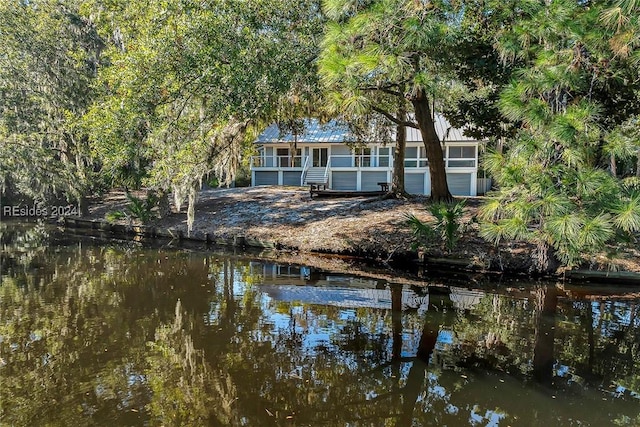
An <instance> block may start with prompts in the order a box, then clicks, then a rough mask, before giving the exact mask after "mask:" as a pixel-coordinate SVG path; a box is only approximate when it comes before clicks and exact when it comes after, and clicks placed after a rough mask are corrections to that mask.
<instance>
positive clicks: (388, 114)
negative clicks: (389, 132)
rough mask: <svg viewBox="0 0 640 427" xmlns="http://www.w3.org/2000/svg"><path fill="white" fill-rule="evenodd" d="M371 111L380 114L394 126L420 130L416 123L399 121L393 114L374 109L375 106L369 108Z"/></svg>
mask: <svg viewBox="0 0 640 427" xmlns="http://www.w3.org/2000/svg"><path fill="white" fill-rule="evenodd" d="M371 109H372V110H373V111H375V112H376V113H379V114H382V115H383V116H385V117H386V118H387V119H389V120H390V121H391V122H393V123H395V124H397V125H399V126H406V127H410V128H414V129H420V128H419V127H418V125H417V124H416V123H414V122H408V121H406V120H400V119H398V118H397V117H395V116H394V115H393V114H390V113H389V112H387V111H385V110H383V109H382V108H379V107H376V106H375V105H373V106H371Z"/></svg>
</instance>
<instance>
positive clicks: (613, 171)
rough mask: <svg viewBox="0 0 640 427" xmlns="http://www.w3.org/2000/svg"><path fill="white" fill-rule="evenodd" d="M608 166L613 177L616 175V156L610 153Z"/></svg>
mask: <svg viewBox="0 0 640 427" xmlns="http://www.w3.org/2000/svg"><path fill="white" fill-rule="evenodd" d="M609 168H610V169H611V175H612V176H613V177H616V176H618V168H617V166H616V156H614V155H613V154H611V157H610V158H609Z"/></svg>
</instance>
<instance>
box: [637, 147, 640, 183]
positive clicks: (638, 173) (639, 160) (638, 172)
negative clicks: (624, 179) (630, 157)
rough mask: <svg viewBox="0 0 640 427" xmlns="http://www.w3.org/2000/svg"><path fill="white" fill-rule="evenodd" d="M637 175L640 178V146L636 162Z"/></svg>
mask: <svg viewBox="0 0 640 427" xmlns="http://www.w3.org/2000/svg"><path fill="white" fill-rule="evenodd" d="M636 176H637V177H638V178H640V148H639V149H638V163H637V164H636Z"/></svg>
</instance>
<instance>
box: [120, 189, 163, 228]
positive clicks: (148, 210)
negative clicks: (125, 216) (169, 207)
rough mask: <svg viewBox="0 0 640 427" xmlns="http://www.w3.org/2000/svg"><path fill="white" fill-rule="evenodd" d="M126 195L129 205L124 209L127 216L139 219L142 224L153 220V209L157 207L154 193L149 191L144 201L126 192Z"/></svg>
mask: <svg viewBox="0 0 640 427" xmlns="http://www.w3.org/2000/svg"><path fill="white" fill-rule="evenodd" d="M126 195H127V200H129V204H128V205H127V207H126V209H127V212H128V213H129V215H131V216H132V217H133V218H137V219H139V220H140V221H142V223H143V224H146V223H148V222H149V221H151V220H152V219H154V218H155V214H154V212H153V208H155V207H156V206H157V205H158V197H157V196H156V194H155V193H154V192H152V191H150V192H149V193H147V195H146V197H145V198H144V199H143V198H139V197H136V196H134V195H133V194H131V193H129V192H127V193H126Z"/></svg>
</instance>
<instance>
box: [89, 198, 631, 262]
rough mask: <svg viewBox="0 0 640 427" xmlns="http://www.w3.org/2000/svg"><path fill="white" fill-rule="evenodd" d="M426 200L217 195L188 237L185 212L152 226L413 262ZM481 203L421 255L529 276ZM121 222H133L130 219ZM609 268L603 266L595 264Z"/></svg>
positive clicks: (103, 204) (121, 202) (117, 201)
mask: <svg viewBox="0 0 640 427" xmlns="http://www.w3.org/2000/svg"><path fill="white" fill-rule="evenodd" d="M425 201H426V199H425V198H415V199H412V200H406V201H405V200H394V199H389V200H381V199H380V198H315V197H314V198H313V199H312V198H310V197H309V193H308V192H307V191H306V190H304V189H301V188H298V187H249V188H234V189H214V190H205V191H202V192H201V193H200V195H199V198H198V202H197V204H196V220H195V224H194V228H193V230H192V231H191V233H187V224H186V213H185V210H186V207H183V209H182V212H175V213H172V214H170V215H168V216H167V217H165V218H163V219H162V220H156V221H154V222H153V223H152V224H150V225H151V226H152V227H155V228H157V229H158V230H168V231H169V232H170V233H172V234H175V235H179V234H180V235H183V236H187V235H189V236H190V237H191V238H194V239H198V240H209V241H214V242H215V241H219V240H226V241H229V240H233V239H234V238H237V237H242V238H243V239H246V240H248V241H257V242H263V243H268V244H270V245H273V246H275V247H277V248H280V249H285V250H290V251H300V252H321V253H333V254H342V255H354V256H362V257H366V258H370V259H377V260H379V261H382V262H386V261H389V260H394V259H403V258H404V259H407V258H415V257H416V253H414V252H412V251H411V245H412V235H411V231H410V230H409V228H408V227H407V226H406V225H405V221H406V219H405V216H406V214H414V215H416V216H417V217H418V218H420V219H421V220H423V221H428V220H430V219H432V218H431V216H430V214H429V213H428V212H427V210H426V209H425V207H424V203H425ZM480 203H481V200H480V199H479V198H471V199H468V201H467V204H466V206H467V208H466V213H465V216H464V218H463V222H465V223H467V227H466V231H465V233H464V236H463V237H462V239H461V240H460V241H459V243H458V245H457V247H456V249H455V250H454V251H452V252H447V251H445V250H444V248H443V246H442V245H441V242H435V243H434V244H433V245H431V246H430V247H428V248H427V250H426V256H427V257H428V258H429V259H431V260H437V259H439V258H445V257H446V259H447V260H448V261H452V260H453V261H454V262H455V261H456V260H457V261H458V262H459V265H460V267H461V268H462V267H472V268H475V269H478V270H493V271H497V270H507V271H517V272H526V271H527V270H528V269H529V267H530V257H529V254H530V253H531V250H532V248H531V247H530V246H529V245H528V244H526V243H522V242H515V243H509V244H503V245H501V246H500V247H499V248H496V247H494V246H492V245H491V244H489V243H487V242H485V241H484V240H482V239H481V238H479V237H478V225H477V223H476V222H474V221H473V218H474V216H475V214H476V212H477V209H478V206H479V205H480ZM126 205H127V199H126V197H125V196H124V194H123V193H121V192H120V193H118V192H112V193H110V194H108V195H107V196H106V197H104V198H103V199H101V200H100V201H97V202H96V203H94V204H93V205H92V206H91V207H90V209H89V212H90V214H89V217H88V218H90V219H95V220H102V219H104V218H105V215H106V214H107V213H108V212H110V211H115V210H124V209H125V206H126ZM133 222H134V223H135V221H133ZM119 223H121V224H130V223H131V220H127V219H123V220H120V221H119ZM639 260H640V252H638V251H634V252H633V253H625V254H624V255H623V257H622V259H621V260H619V261H615V263H614V266H615V267H616V268H617V269H620V270H624V271H633V272H640V261H639ZM603 261H604V260H603ZM608 261H609V260H606V262H608ZM609 267H610V266H608V265H605V262H603V263H602V265H594V266H592V268H594V269H606V268H609Z"/></svg>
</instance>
